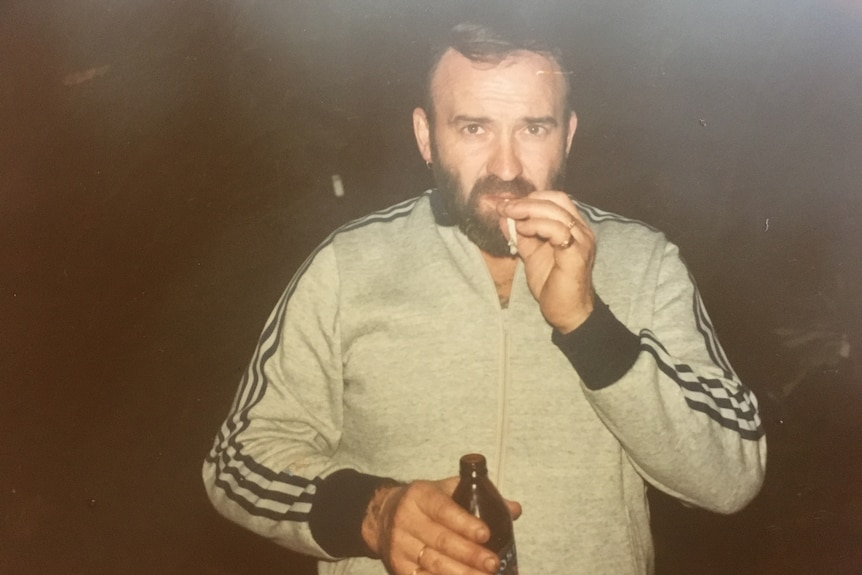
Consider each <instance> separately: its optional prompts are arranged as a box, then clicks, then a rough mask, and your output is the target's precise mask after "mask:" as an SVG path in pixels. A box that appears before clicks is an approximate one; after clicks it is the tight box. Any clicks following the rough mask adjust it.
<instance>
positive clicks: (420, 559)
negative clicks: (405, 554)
mask: <svg viewBox="0 0 862 575" xmlns="http://www.w3.org/2000/svg"><path fill="white" fill-rule="evenodd" d="M427 549H428V546H427V545H423V546H422V549H420V550H419V554H418V555H417V556H416V564H417V565H419V567H417V568H416V570H417V571H418V570H419V569H421V568H422V556H423V555H425V551H426V550H427ZM413 573H414V574H415V573H416V571H414V572H413Z"/></svg>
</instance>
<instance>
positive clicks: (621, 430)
mask: <svg viewBox="0 0 862 575" xmlns="http://www.w3.org/2000/svg"><path fill="white" fill-rule="evenodd" d="M664 246H665V247H664V248H663V254H662V257H661V264H660V268H659V271H658V274H657V275H658V278H657V285H656V286H654V287H653V288H652V289H650V290H644V291H645V293H646V294H649V293H650V292H654V293H652V294H651V297H647V299H651V300H652V304H653V306H654V311H653V319H652V322H651V324H650V325H646V326H636V325H628V326H626V325H623V324H622V322H621V321H620V320H619V319H617V317H616V316H615V315H614V314H613V313H612V312H613V311H614V310H613V305H611V308H610V309H609V310H608V309H606V308H603V307H598V308H597V312H595V311H594V312H593V313H594V315H598V316H599V317H598V318H597V319H595V320H594V321H593V322H592V323H590V322H588V323H585V324H584V325H583V326H581V328H579V329H578V330H575V332H573V333H572V334H566V335H565V336H555V342H556V343H557V345H558V347H560V349H562V350H563V352H564V353H565V354H566V355H567V357H568V358H569V360H570V361H571V362H572V365H573V366H574V367H575V369H576V370H577V371H578V373H579V375H580V376H581V379H582V381H583V384H584V385H583V387H584V393H585V395H586V397H587V399H588V400H589V401H590V402H591V404H592V405H593V407H594V409H595V411H596V412H597V414H598V415H599V417H600V418H601V419H602V420H603V421H604V423H605V425H606V426H607V427H608V428H609V429H610V430H611V432H612V433H614V435H615V436H616V437H617V438H618V440H619V441H620V443H621V445H622V447H623V449H624V451H625V453H626V455H627V457H628V458H629V459H630V460H631V461H632V463H633V464H634V466H635V467H636V468H637V469H638V470H639V472H640V473H641V475H642V476H643V477H644V478H645V479H646V480H648V481H650V482H651V483H653V484H654V485H655V486H656V487H658V488H659V489H661V490H663V491H665V492H666V493H669V494H670V495H673V496H675V497H677V498H679V499H682V500H684V501H687V502H689V503H691V504H693V505H696V506H699V507H703V508H706V509H710V510H713V511H717V512H725V513H730V512H734V511H737V510H739V509H741V508H742V507H743V506H744V505H746V504H747V503H748V502H749V501H750V500H751V499H752V498H753V497H754V496H755V495H756V494H757V492H758V491H759V489H760V486H761V484H762V481H763V475H764V469H765V461H766V440H765V436H764V432H763V428H762V425H761V421H760V416H759V414H758V409H757V399H756V397H755V396H754V394H753V393H752V392H751V391H750V390H749V389H748V388H747V387H746V386H745V385H743V384H742V382H741V381H740V380H739V378H738V377H737V375H736V373H735V372H734V371H733V369H732V368H731V366H730V363H729V362H728V360H727V357H726V356H725V354H724V351H723V350H722V348H721V346H720V344H719V342H718V339H717V337H716V334H715V330H714V328H713V326H712V323H711V322H710V319H709V316H708V315H707V313H706V309H705V308H704V306H703V302H702V301H701V298H700V295H699V294H698V291H697V289H696V287H695V284H694V281H693V280H692V279H691V277H690V275H689V274H688V271H687V269H686V267H685V265H684V263H683V262H682V260H681V259H680V258H679V255H678V252H677V249H676V247H675V246H674V245H672V244H669V243H666V244H665V245H664ZM645 297H646V296H645ZM591 317H592V316H591ZM578 332H581V333H578ZM603 334H604V335H603ZM578 338H579V339H578ZM567 346H568V347H567ZM573 350H574V351H573ZM577 350H581V352H580V356H579V355H578V352H577ZM583 350H588V351H587V352H586V353H584V352H583ZM589 350H592V351H589ZM601 363H608V364H611V365H617V366H623V368H619V367H618V368H616V369H615V370H609V369H608V368H604V369H599V368H598V367H596V366H598V365H600V364H601ZM608 373H612V374H614V375H613V378H612V380H611V379H609V378H608V376H607V374H608Z"/></svg>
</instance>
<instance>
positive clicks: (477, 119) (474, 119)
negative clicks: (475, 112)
mask: <svg viewBox="0 0 862 575" xmlns="http://www.w3.org/2000/svg"><path fill="white" fill-rule="evenodd" d="M490 123H491V118H488V117H487V116H466V115H464V114H458V115H457V116H455V117H454V118H452V121H451V122H450V124H490Z"/></svg>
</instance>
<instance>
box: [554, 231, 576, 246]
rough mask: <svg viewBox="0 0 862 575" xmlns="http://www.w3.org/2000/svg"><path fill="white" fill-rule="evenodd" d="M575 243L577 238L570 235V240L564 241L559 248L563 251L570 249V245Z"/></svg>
mask: <svg viewBox="0 0 862 575" xmlns="http://www.w3.org/2000/svg"><path fill="white" fill-rule="evenodd" d="M574 241H575V236H573V235H572V234H569V239H567V240H566V241H564V242H563V243H561V244H560V245H558V246H557V247H558V248H560V249H561V250H564V249H566V248H567V247H569V246H570V245H572V244H573V243H574Z"/></svg>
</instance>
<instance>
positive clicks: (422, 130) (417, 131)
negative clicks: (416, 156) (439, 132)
mask: <svg viewBox="0 0 862 575" xmlns="http://www.w3.org/2000/svg"><path fill="white" fill-rule="evenodd" d="M413 134H414V135H415V136H416V145H417V146H419V153H420V154H422V159H423V160H425V162H426V163H427V162H431V125H430V124H429V123H428V115H427V114H426V113H425V110H423V109H422V108H416V109H415V110H413Z"/></svg>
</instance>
